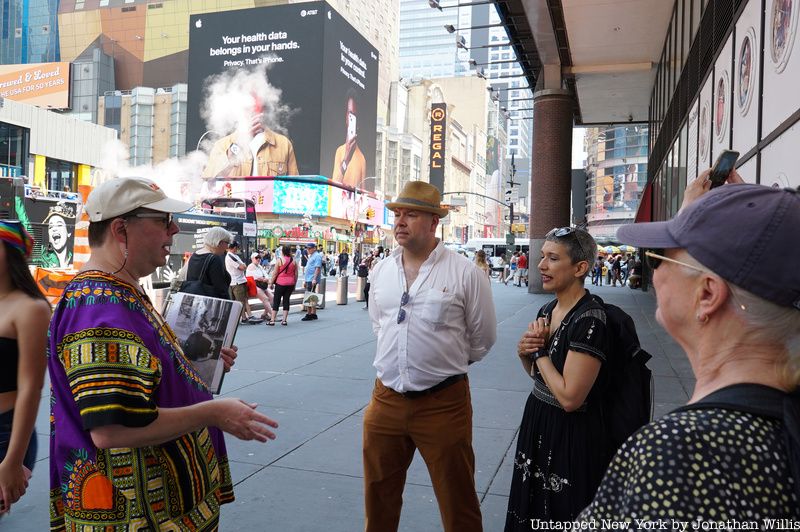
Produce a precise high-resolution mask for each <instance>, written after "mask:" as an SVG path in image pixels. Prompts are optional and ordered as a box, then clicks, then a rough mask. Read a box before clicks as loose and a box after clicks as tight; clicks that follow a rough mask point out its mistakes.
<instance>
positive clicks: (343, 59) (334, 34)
mask: <svg viewBox="0 0 800 532" xmlns="http://www.w3.org/2000/svg"><path fill="white" fill-rule="evenodd" d="M189 38H190V46H189V76H188V81H189V94H188V102H187V106H188V111H187V112H188V123H187V141H186V142H187V146H186V148H187V151H190V150H193V149H195V147H196V146H197V145H198V141H200V140H201V139H204V140H207V139H212V141H213V142H212V143H211V144H210V145H209V146H206V149H207V150H208V151H209V152H210V155H209V162H208V165H207V167H206V169H205V170H204V177H206V178H211V177H223V178H224V177H234V176H239V177H241V176H249V175H322V176H325V177H327V178H331V179H334V180H335V181H339V182H343V183H345V184H349V185H350V186H356V185H358V186H361V185H360V183H361V184H363V185H365V186H374V185H373V181H374V180H369V181H367V182H366V183H362V181H363V179H364V177H367V176H372V175H374V174H375V136H376V122H377V91H378V87H377V85H378V52H377V50H376V49H375V48H374V47H373V46H371V45H370V44H369V42H368V41H367V40H366V39H365V38H364V37H362V36H361V35H360V34H359V33H358V32H357V31H356V30H355V29H354V28H353V27H352V26H350V25H349V24H348V23H347V22H346V21H345V20H344V19H343V18H342V17H341V16H340V15H339V14H338V13H337V12H336V11H335V10H333V9H332V8H331V7H330V5H328V4H327V3H325V2H307V3H301V4H289V5H280V6H271V7H264V8H253V9H244V10H235V11H223V12H218V13H206V14H201V15H193V16H192V17H191V18H190V36H189ZM249 75H250V76H256V77H261V78H262V81H263V80H266V81H267V82H268V84H269V85H268V88H267V89H262V88H261V87H257V86H256V87H254V88H252V90H250V92H248V90H249V89H248V87H250V86H251V85H252V79H249V78H247V76H249ZM240 82H241V83H240ZM220 83H223V90H220ZM224 83H227V85H224ZM237 83H238V85H237ZM247 83H250V84H251V85H247ZM242 87H244V90H241V89H242ZM231 88H235V89H236V91H239V92H236V91H233V90H229V89H231ZM275 89H277V90H275ZM226 93H228V94H238V95H239V96H238V97H235V98H228V99H226V98H225V95H226ZM240 106H247V109H246V110H245V111H244V113H243V115H244V117H245V118H243V119H242V120H240V121H239V122H238V123H237V125H235V126H234V125H232V124H230V123H228V122H224V120H223V121H222V123H223V124H224V127H223V126H220V125H219V124H220V120H216V121H215V120H214V119H213V117H216V116H219V115H222V116H223V118H225V115H226V114H230V115H236V109H237V108H238V107H240ZM255 116H263V117H264V120H263V123H262V124H261V126H262V127H261V128H260V129H256V128H255V127H251V124H250V121H251V119H252V118H253V117H255ZM220 129H223V130H220Z"/></svg>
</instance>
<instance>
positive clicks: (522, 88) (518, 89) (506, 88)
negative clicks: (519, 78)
mask: <svg viewBox="0 0 800 532" xmlns="http://www.w3.org/2000/svg"><path fill="white" fill-rule="evenodd" d="M486 90H487V91H489V92H494V91H497V92H500V91H524V90H531V87H530V86H527V87H500V88H499V89H498V88H497V87H492V86H491V85H489V86H488V87H486Z"/></svg>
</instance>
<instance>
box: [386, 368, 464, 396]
mask: <svg viewBox="0 0 800 532" xmlns="http://www.w3.org/2000/svg"><path fill="white" fill-rule="evenodd" d="M466 378H467V374H466V373H462V374H461V375H452V376H450V377H447V378H446V379H445V380H443V381H442V382H440V383H439V384H435V385H433V386H431V387H430V388H428V389H427V390H415V391H409V392H395V393H398V394H400V395H402V396H403V397H405V398H406V399H416V398H418V397H425V396H426V395H430V394H432V393H436V392H438V391H439V390H444V389H445V388H447V387H448V386H452V385H453V384H455V383H457V382H461V381H463V380H464V379H466Z"/></svg>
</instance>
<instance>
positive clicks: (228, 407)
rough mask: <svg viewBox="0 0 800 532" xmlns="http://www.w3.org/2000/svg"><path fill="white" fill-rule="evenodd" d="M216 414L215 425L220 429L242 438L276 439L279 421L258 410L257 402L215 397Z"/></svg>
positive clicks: (261, 440)
mask: <svg viewBox="0 0 800 532" xmlns="http://www.w3.org/2000/svg"><path fill="white" fill-rule="evenodd" d="M214 405H215V407H216V415H215V416H214V417H215V419H214V425H215V426H216V427H218V428H219V429H220V430H222V431H224V432H227V433H228V434H231V435H233V436H235V437H237V438H239V439H240V440H245V441H250V440H258V441H260V442H262V443H263V442H266V441H267V440H274V439H275V433H274V432H272V431H271V430H270V427H271V428H273V429H274V428H277V427H278V423H277V421H274V420H272V419H270V418H268V417H267V416H265V415H264V414H262V413H261V412H258V411H257V410H256V407H257V406H258V405H257V404H256V403H246V402H244V401H242V400H241V399H229V398H225V399H214Z"/></svg>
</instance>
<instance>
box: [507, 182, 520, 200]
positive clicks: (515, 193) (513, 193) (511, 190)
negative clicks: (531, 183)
mask: <svg viewBox="0 0 800 532" xmlns="http://www.w3.org/2000/svg"><path fill="white" fill-rule="evenodd" d="M505 192H506V202H514V201H519V185H514V186H513V187H508V188H506V190H505Z"/></svg>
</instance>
